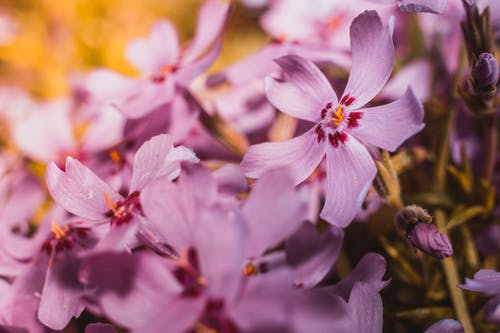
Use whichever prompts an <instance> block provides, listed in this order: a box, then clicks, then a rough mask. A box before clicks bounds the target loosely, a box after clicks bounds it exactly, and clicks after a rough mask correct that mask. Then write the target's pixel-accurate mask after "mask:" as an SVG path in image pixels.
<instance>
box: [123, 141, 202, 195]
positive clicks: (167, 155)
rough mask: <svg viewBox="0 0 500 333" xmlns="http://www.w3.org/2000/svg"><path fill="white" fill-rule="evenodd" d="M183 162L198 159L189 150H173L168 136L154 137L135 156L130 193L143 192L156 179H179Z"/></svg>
mask: <svg viewBox="0 0 500 333" xmlns="http://www.w3.org/2000/svg"><path fill="white" fill-rule="evenodd" d="M183 160H193V161H196V160H197V159H196V157H195V156H194V153H193V152H192V151H191V150H189V149H188V148H185V147H183V146H180V147H176V148H173V144H172V139H171V138H170V136H169V135H167V134H160V135H157V136H154V137H152V138H151V139H149V140H148V141H146V142H145V143H144V144H143V145H142V146H141V147H140V148H139V150H137V152H136V154H135V157H134V167H133V168H134V169H133V171H132V182H131V185H130V192H134V191H140V190H142V189H143V188H144V187H146V185H147V184H148V183H150V182H151V181H152V180H154V179H156V178H160V177H167V178H169V179H173V178H175V177H177V176H178V175H179V173H180V162H181V161H183Z"/></svg>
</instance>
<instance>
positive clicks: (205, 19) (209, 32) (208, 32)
mask: <svg viewBox="0 0 500 333" xmlns="http://www.w3.org/2000/svg"><path fill="white" fill-rule="evenodd" d="M230 8H231V2H230V1H227V0H205V2H204V3H203V4H202V6H201V8H200V11H199V12H198V20H197V23H196V34H195V36H194V40H193V41H192V43H191V45H190V46H189V47H188V49H187V50H186V52H185V54H184V59H183V63H184V64H185V63H188V62H192V61H194V60H195V59H196V58H198V57H199V56H200V55H201V54H202V53H203V52H204V51H205V50H206V49H207V48H208V47H210V46H211V44H213V43H214V42H215V40H216V39H217V38H220V36H221V33H222V29H223V28H224V24H225V23H226V19H227V16H228V13H229V9H230Z"/></svg>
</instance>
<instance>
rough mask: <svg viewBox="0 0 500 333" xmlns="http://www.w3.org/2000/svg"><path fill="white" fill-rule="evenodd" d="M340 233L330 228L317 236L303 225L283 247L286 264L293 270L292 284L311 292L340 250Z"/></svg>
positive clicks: (341, 236) (331, 265)
mask: <svg viewBox="0 0 500 333" xmlns="http://www.w3.org/2000/svg"><path fill="white" fill-rule="evenodd" d="M343 239H344V232H343V230H342V229H339V228H336V227H333V226H332V227H331V228H330V229H328V230H325V231H324V232H322V233H319V232H318V231H317V229H316V227H315V226H314V225H313V224H311V223H305V224H304V225H303V226H302V227H301V228H300V229H299V230H298V231H297V233H295V234H294V235H293V236H292V237H290V238H289V239H288V241H287V242H286V245H285V249H286V254H287V262H288V263H289V264H290V265H291V266H292V267H293V268H294V273H295V276H296V277H295V284H296V285H298V286H302V287H305V288H312V287H314V286H315V285H316V284H318V283H319V282H320V281H321V280H322V279H323V278H324V277H325V275H326V274H327V273H328V272H329V271H330V269H331V268H332V267H333V265H334V264H335V262H336V261H337V257H338V255H339V253H340V249H341V248H342V242H343Z"/></svg>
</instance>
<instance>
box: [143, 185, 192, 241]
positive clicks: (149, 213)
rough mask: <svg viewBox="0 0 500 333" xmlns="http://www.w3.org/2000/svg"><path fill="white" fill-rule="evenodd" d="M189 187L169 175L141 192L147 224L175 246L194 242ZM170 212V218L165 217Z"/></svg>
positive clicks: (153, 231)
mask: <svg viewBox="0 0 500 333" xmlns="http://www.w3.org/2000/svg"><path fill="white" fill-rule="evenodd" d="M186 192H187V191H186V189H185V188H184V187H181V186H180V185H178V184H176V183H173V182H170V181H168V180H166V179H162V180H158V181H155V182H153V183H152V184H151V185H149V186H147V187H146V188H145V189H144V190H143V191H142V192H141V194H140V200H141V206H142V210H143V211H144V215H145V216H146V222H145V224H144V227H145V228H146V229H147V230H148V231H149V232H152V233H153V234H154V235H158V237H159V238H163V239H165V240H166V241H167V242H168V244H169V245H171V246H173V247H174V248H175V249H176V250H180V249H183V248H187V247H189V246H192V245H193V244H192V243H193V242H192V233H193V231H192V229H193V225H192V224H193V223H194V221H192V219H194V218H193V217H191V216H190V215H188V210H189V208H190V206H189V203H191V201H192V199H193V198H192V197H191V196H189V193H186ZM165 216H168V220H167V219H165Z"/></svg>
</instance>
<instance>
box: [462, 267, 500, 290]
mask: <svg viewBox="0 0 500 333" xmlns="http://www.w3.org/2000/svg"><path fill="white" fill-rule="evenodd" d="M465 283H466V284H462V285H459V287H460V288H462V289H465V290H470V291H477V292H480V293H484V294H487V295H495V294H499V293H500V273H499V272H495V271H494V270H491V269H481V270H479V271H478V272H477V273H476V274H474V279H465Z"/></svg>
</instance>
